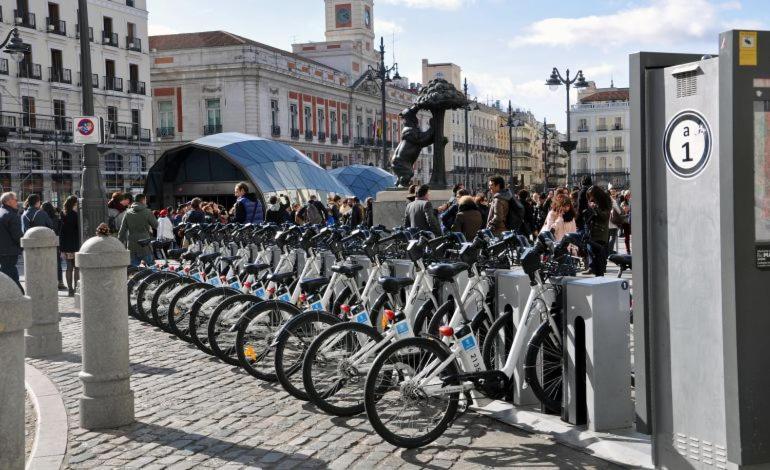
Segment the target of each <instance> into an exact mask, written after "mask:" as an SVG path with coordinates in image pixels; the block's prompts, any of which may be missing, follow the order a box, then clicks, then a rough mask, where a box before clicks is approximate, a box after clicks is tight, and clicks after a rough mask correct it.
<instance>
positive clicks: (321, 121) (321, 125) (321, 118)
mask: <svg viewBox="0 0 770 470" xmlns="http://www.w3.org/2000/svg"><path fill="white" fill-rule="evenodd" d="M317 111H318V132H319V133H320V132H325V131H326V112H325V110H324V109H323V108H318V109H317Z"/></svg>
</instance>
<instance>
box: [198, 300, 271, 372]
mask: <svg viewBox="0 0 770 470" xmlns="http://www.w3.org/2000/svg"><path fill="white" fill-rule="evenodd" d="M260 302H262V299H260V298H259V297H257V296H255V295H250V294H239V295H234V296H232V297H229V298H228V299H226V300H225V301H224V302H222V303H221V304H219V306H217V308H216V309H214V312H213V313H212V314H211V319H209V324H208V327H207V331H208V338H209V347H210V348H211V350H212V351H213V352H214V355H215V356H217V357H218V358H219V359H221V360H222V361H224V362H226V363H228V364H232V365H234V366H239V367H240V365H241V364H240V363H239V362H238V354H237V353H236V352H235V340H236V336H238V332H237V331H230V330H231V329H232V328H233V326H235V325H236V324H237V323H238V320H240V318H241V317H242V316H243V314H244V313H246V311H247V310H248V309H249V308H251V307H252V306H254V305H256V304H258V303H260Z"/></svg>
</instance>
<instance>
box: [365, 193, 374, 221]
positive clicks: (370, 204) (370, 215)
mask: <svg viewBox="0 0 770 470" xmlns="http://www.w3.org/2000/svg"><path fill="white" fill-rule="evenodd" d="M364 219H365V220H366V222H364V223H365V224H366V226H367V227H369V228H372V227H374V198H372V197H368V198H366V207H365V208H364Z"/></svg>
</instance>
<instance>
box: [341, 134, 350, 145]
mask: <svg viewBox="0 0 770 470" xmlns="http://www.w3.org/2000/svg"><path fill="white" fill-rule="evenodd" d="M349 143H350V136H349V135H343V136H342V144H343V145H348V144H349Z"/></svg>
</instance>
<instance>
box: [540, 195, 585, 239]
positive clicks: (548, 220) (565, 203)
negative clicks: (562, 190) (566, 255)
mask: <svg viewBox="0 0 770 470" xmlns="http://www.w3.org/2000/svg"><path fill="white" fill-rule="evenodd" d="M575 216H576V214H575V207H574V206H573V205H572V198H570V197H567V196H565V195H564V194H558V195H556V197H555V198H553V202H552V203H551V210H550V211H549V212H548V215H547V216H546V217H545V222H543V228H542V230H541V231H542V232H546V231H550V232H551V233H553V237H554V239H556V241H557V242H558V241H560V240H561V239H562V238H564V235H566V234H568V233H572V232H576V231H577V224H576V223H575Z"/></svg>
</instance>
